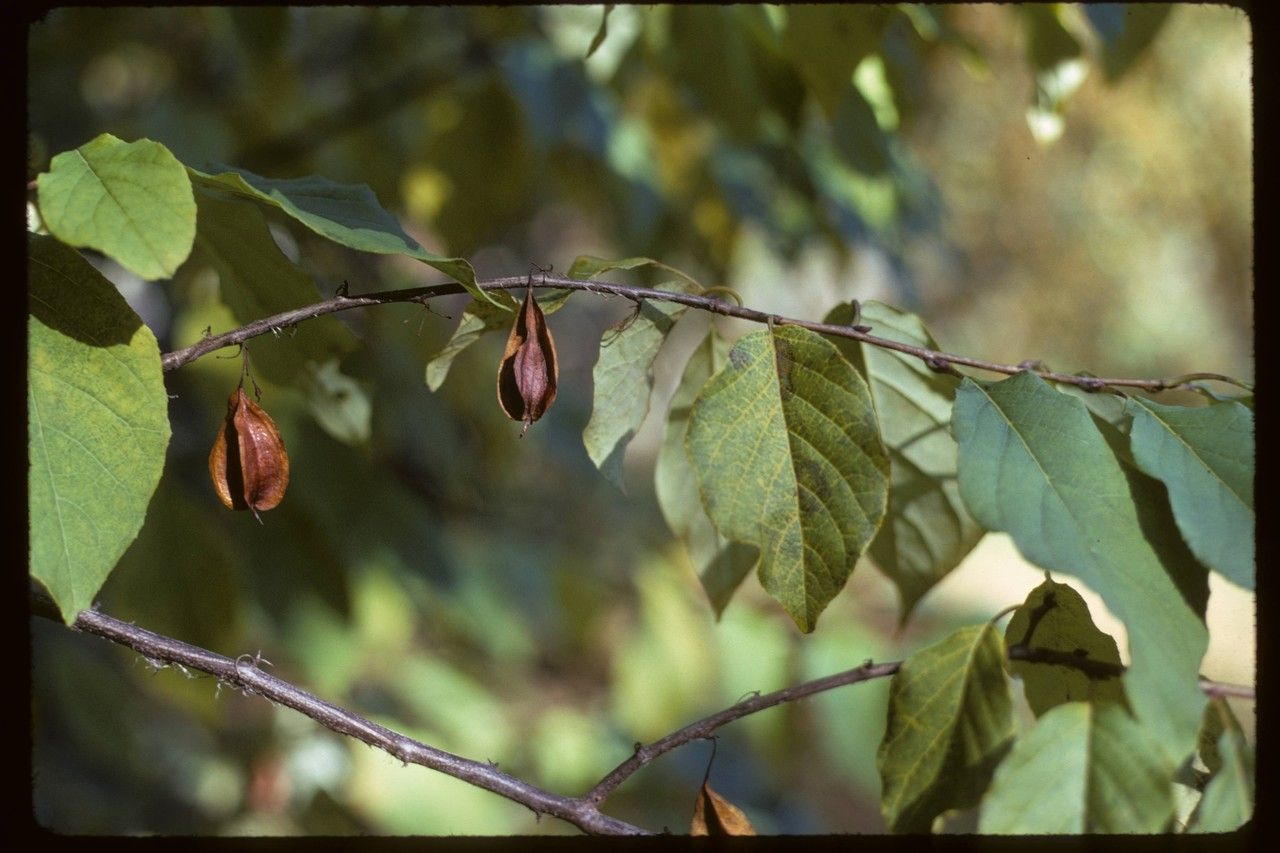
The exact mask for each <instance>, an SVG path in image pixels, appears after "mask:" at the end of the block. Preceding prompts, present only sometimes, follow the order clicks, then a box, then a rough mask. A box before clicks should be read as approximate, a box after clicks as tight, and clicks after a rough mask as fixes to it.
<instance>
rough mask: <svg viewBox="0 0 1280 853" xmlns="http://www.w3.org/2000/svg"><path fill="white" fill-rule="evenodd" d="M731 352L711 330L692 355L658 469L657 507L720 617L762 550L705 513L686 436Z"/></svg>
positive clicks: (673, 401)
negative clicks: (701, 395)
mask: <svg viewBox="0 0 1280 853" xmlns="http://www.w3.org/2000/svg"><path fill="white" fill-rule="evenodd" d="M728 353H729V345H728V343H727V342H726V341H725V340H724V338H722V337H721V336H720V334H719V333H718V332H717V331H716V329H715V326H712V327H711V328H710V329H709V330H708V331H707V335H706V337H704V338H703V339H702V343H701V344H699V345H698V347H697V349H695V350H694V351H693V354H692V355H691V356H689V361H688V363H687V364H686V365H685V369H684V375H683V376H681V378H680V385H679V387H677V388H676V393H675V395H674V396H673V397H672V398H671V408H670V412H669V414H668V415H667V425H666V429H665V431H664V432H663V438H662V447H661V448H659V450H658V461H657V464H656V465H655V466H654V471H653V482H654V492H655V493H656V495H657V498H658V506H659V508H661V510H662V515H663V517H664V518H665V519H666V520H667V526H668V527H670V528H671V531H672V532H673V533H675V534H676V536H678V537H680V539H681V541H683V542H684V545H685V547H686V548H687V549H688V551H689V558H690V559H691V560H692V561H693V565H694V569H695V570H696V571H697V572H698V577H699V579H700V580H701V581H702V588H703V589H704V590H706V592H707V598H708V599H710V601H711V607H712V609H713V610H715V613H716V618H717V619H718V618H720V615H721V614H722V613H723V612H724V608H725V607H726V606H727V605H728V603H729V599H730V598H731V597H732V595H733V593H734V591H735V590H737V588H738V587H739V585H741V583H742V581H743V579H744V578H745V577H746V576H747V573H748V572H750V571H751V568H752V567H753V566H754V565H755V564H756V560H757V559H759V552H758V551H757V550H756V549H755V548H754V547H752V546H750V545H745V544H743V543H740V542H728V541H726V540H725V539H724V537H722V536H721V535H720V534H719V533H717V532H716V529H715V526H714V525H712V523H711V519H709V518H707V514H706V512H704V511H703V509H702V499H701V498H700V497H699V496H698V481H697V478H696V477H695V476H694V472H693V468H692V467H691V466H690V464H689V457H688V456H687V455H686V454H685V444H684V437H685V431H686V430H687V428H688V426H689V414H690V412H692V411H693V402H694V400H696V399H697V396H698V392H699V391H701V390H702V386H703V385H705V384H706V382H707V380H708V379H710V378H711V377H712V376H713V375H714V374H716V373H717V372H719V371H720V369H721V368H722V367H724V365H725V363H726V361H727V358H728Z"/></svg>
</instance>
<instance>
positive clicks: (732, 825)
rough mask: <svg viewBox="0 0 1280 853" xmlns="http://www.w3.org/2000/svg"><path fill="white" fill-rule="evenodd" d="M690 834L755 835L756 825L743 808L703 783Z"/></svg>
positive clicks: (695, 805) (695, 806)
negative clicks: (752, 823)
mask: <svg viewBox="0 0 1280 853" xmlns="http://www.w3.org/2000/svg"><path fill="white" fill-rule="evenodd" d="M689 834H690V835H755V834H756V830H755V827H753V826H752V825H751V821H749V820H747V816H746V815H745V814H743V812H742V809H740V808H738V807H737V806H735V805H734V804H733V803H731V802H729V801H728V800H726V799H725V798H724V797H722V796H720V795H719V794H717V793H716V792H715V791H713V790H712V789H711V786H710V785H708V784H707V783H705V782H703V783H702V790H700V791H698V802H697V803H695V804H694V807H693V824H692V825H691V826H690V827H689Z"/></svg>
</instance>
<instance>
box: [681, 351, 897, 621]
mask: <svg viewBox="0 0 1280 853" xmlns="http://www.w3.org/2000/svg"><path fill="white" fill-rule="evenodd" d="M685 446H686V449H687V451H688V454H689V458H690V460H691V461H692V462H693V467H694V469H695V471H696V472H697V477H698V484H699V489H700V491H701V493H702V501H703V505H704V506H705V508H706V510H707V514H708V515H709V516H710V517H711V520H712V522H713V523H714V524H715V526H716V529H717V530H719V532H720V533H721V535H723V536H725V537H726V538H727V539H730V540H732V541H735V542H745V543H748V544H751V545H755V546H757V547H758V548H759V549H760V552H761V559H760V568H759V576H760V582H761V584H763V585H764V588H765V589H766V590H767V591H768V592H769V593H770V594H771V595H772V596H773V597H774V598H776V599H778V601H779V602H780V603H781V604H782V606H783V608H784V609H785V610H786V611H787V613H788V614H790V615H791V618H792V619H793V620H795V623H796V625H797V626H798V627H799V628H800V630H802V631H812V630H813V627H814V623H815V621H816V620H817V618H818V615H819V614H820V613H821V612H822V611H823V609H825V608H826V606H827V604H828V603H830V601H831V599H833V598H834V597H835V596H836V593H838V592H839V591H840V590H841V588H842V587H843V586H844V584H845V582H846V581H847V580H848V579H849V574H850V573H851V572H852V571H853V567H854V564H855V563H856V562H857V560H858V558H859V557H860V556H861V555H862V552H863V551H864V550H865V549H866V547H867V544H868V543H869V542H870V541H871V538H872V537H873V536H874V535H875V533H876V530H877V529H878V528H879V526H880V522H881V520H882V519H883V518H884V512H885V505H886V503H887V498H888V486H889V482H888V481H889V455H888V452H887V451H886V450H885V447H884V444H883V442H881V440H880V430H879V428H878V426H877V424H876V416H875V410H874V407H873V405H872V402H871V393H870V391H868V390H867V385H866V383H865V382H864V381H863V380H862V377H860V376H859V375H858V373H857V371H856V370H854V369H853V367H852V366H850V364H849V362H847V361H845V359H844V357H843V356H841V355H840V353H839V351H838V350H837V349H836V348H835V346H833V345H832V344H831V343H829V342H828V341H826V340H824V339H823V338H821V337H820V336H818V335H817V334H815V333H813V332H810V331H808V330H807V329H801V328H799V327H796V326H783V327H781V328H776V329H774V330H772V331H764V332H755V333H753V334H750V335H747V336H745V337H744V338H742V339H741V340H740V341H738V343H737V345H736V346H735V347H734V348H733V349H732V350H730V352H729V363H728V364H727V365H726V366H725V368H724V369H723V370H721V371H720V372H719V373H718V374H716V375H715V376H714V377H712V379H711V380H710V381H709V382H708V383H707V384H706V386H705V387H704V388H703V389H702V392H701V394H699V396H698V400H697V402H696V403H695V404H694V407H693V412H692V414H691V416H690V419H689V426H688V432H687V435H686V437H685Z"/></svg>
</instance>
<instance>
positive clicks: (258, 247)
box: [196, 192, 358, 383]
mask: <svg viewBox="0 0 1280 853" xmlns="http://www.w3.org/2000/svg"><path fill="white" fill-rule="evenodd" d="M196 201H197V204H198V206H199V209H200V217H199V223H198V225H199V227H198V230H197V232H196V248H197V251H198V252H199V254H200V255H201V256H202V257H203V259H204V260H206V261H207V262H208V263H209V264H211V265H212V266H213V268H214V269H216V270H217V271H218V279H219V284H220V287H221V291H222V300H223V302H225V303H226V305H227V307H229V308H230V309H231V312H232V313H233V314H235V316H236V319H237V320H239V321H240V322H241V323H249V322H252V321H254V320H261V319H262V318H264V317H270V316H273V315H275V314H279V313H282V312H284V311H288V310H290V309H293V308H301V307H302V306H304V305H311V304H313V303H315V302H317V301H318V300H319V298H320V294H319V292H318V291H317V290H316V285H315V282H314V281H313V280H312V279H311V276H309V275H307V274H306V273H305V272H303V271H302V270H301V269H299V268H298V267H297V266H295V265H294V264H293V263H292V262H291V261H290V260H289V259H288V258H286V257H285V256H284V254H283V253H282V252H281V251H280V249H279V248H278V247H277V246H276V244H275V241H274V240H273V239H272V237H271V232H270V230H269V229H268V228H267V221H266V219H265V218H264V217H263V215H262V211H261V210H259V209H258V208H257V206H256V205H252V204H246V203H245V202H242V201H236V200H234V199H232V198H229V197H227V196H223V195H214V194H213V193H209V192H200V193H198V194H197V199H196ZM357 346H358V342H357V340H356V338H355V336H354V335H352V334H351V332H349V331H347V327H346V326H344V325H342V323H341V322H339V321H338V320H337V319H336V318H334V317H317V318H315V319H313V320H308V321H307V322H305V323H302V324H300V325H299V326H297V328H296V329H291V330H290V331H289V332H288V333H287V334H283V335H280V336H278V337H276V338H265V337H264V338H259V339H258V340H255V341H254V342H253V343H252V344H250V350H251V352H252V354H253V363H254V367H255V368H258V369H260V370H261V371H262V372H263V374H264V375H266V376H267V377H268V378H269V379H271V380H272V381H273V382H280V383H289V382H292V381H293V380H294V379H295V378H296V377H297V376H298V375H299V374H300V373H301V372H302V371H303V370H304V369H305V367H306V365H307V364H308V363H315V364H320V363H323V362H325V361H328V360H330V359H333V358H340V357H341V356H343V355H346V354H347V353H349V352H351V351H352V350H354V349H355V348H356V347H357Z"/></svg>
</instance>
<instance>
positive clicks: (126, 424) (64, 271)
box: [27, 235, 169, 623]
mask: <svg viewBox="0 0 1280 853" xmlns="http://www.w3.org/2000/svg"><path fill="white" fill-rule="evenodd" d="M27 241H28V242H27V251H28V255H27V260H28V264H29V266H28V272H27V275H28V278H27V287H28V297H27V299H28V301H27V306H28V311H29V314H28V316H27V334H28V349H27V442H28V443H27V453H28V457H29V459H30V465H31V468H30V471H29V473H28V477H27V504H28V507H29V511H30V518H31V533H30V536H31V574H32V575H34V576H35V577H36V578H38V579H39V580H40V581H41V583H43V584H44V585H45V587H46V588H47V589H48V590H49V593H50V595H52V596H53V599H54V601H56V602H57V604H58V608H59V609H60V610H61V612H62V617H63V618H64V619H65V620H66V621H67V622H68V623H70V622H72V621H74V619H75V616H76V614H77V613H78V612H80V611H81V610H83V609H85V608H86V607H88V606H89V605H90V604H92V603H93V598H94V596H95V595H96V594H97V592H98V588H99V587H101V586H102V582H103V581H104V580H106V578H107V575H108V574H110V572H111V569H112V568H113V567H114V566H115V564H116V561H117V560H119V559H120V555H121V554H123V553H124V551H125V549H126V548H128V547H129V543H131V542H132V541H133V540H134V537H136V536H137V535H138V530H139V528H141V527H142V522H143V519H144V517H145V516H146V512H147V504H148V503H149V502H150V500H151V494H152V492H154V491H155V488H156V483H158V482H159V480H160V472H161V470H162V469H163V468H164V455H165V448H166V447H167V446H168V444H169V400H168V395H167V394H166V392H165V387H164V381H163V378H162V372H161V369H160V350H159V348H158V347H157V346H156V339H155V336H154V335H152V334H151V330H150V329H148V328H147V327H146V326H145V325H144V324H143V322H142V320H141V319H139V318H138V315H137V314H135V313H134V312H133V309H131V308H130V307H129V306H128V304H126V303H125V301H124V298H123V297H122V296H121V295H120V294H119V293H118V292H117V291H116V289H115V288H114V287H113V286H112V285H111V283H110V282H108V281H107V280H106V279H104V278H103V277H102V276H101V275H100V274H99V273H98V272H97V271H96V270H95V269H93V267H91V266H90V265H89V263H88V262H87V261H86V260H84V258H82V257H80V255H79V253H77V252H76V251H75V250H73V249H71V248H69V247H67V246H65V245H63V244H61V243H59V242H58V241H57V240H54V239H52V238H49V237H39V236H35V235H31V236H28V238H27Z"/></svg>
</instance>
